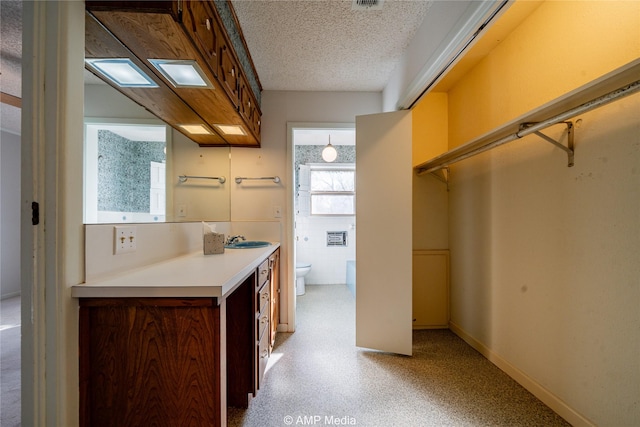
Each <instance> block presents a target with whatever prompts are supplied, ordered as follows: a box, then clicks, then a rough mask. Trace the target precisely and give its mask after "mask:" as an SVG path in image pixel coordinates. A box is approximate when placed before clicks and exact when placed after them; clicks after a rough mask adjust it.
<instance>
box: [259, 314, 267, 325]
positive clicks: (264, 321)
mask: <svg viewBox="0 0 640 427" xmlns="http://www.w3.org/2000/svg"><path fill="white" fill-rule="evenodd" d="M268 321H269V318H268V317H267V316H263V317H262V319H260V324H262V325H264V324H265V323H267V322H268Z"/></svg>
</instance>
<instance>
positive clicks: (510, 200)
mask: <svg viewBox="0 0 640 427" xmlns="http://www.w3.org/2000/svg"><path fill="white" fill-rule="evenodd" d="M639 112H640V95H634V96H633V97H630V98H628V99H624V100H622V101H619V102H617V103H615V104H611V105H609V106H607V107H603V108H602V109H600V110H595V111H593V112H591V113H588V114H584V115H583V116H581V117H580V118H581V119H582V124H581V126H580V127H579V128H578V129H577V131H576V165H575V166H574V167H573V168H567V166H566V156H565V155H564V154H563V153H562V152H561V151H560V150H558V149H556V148H554V147H552V146H551V145H549V144H547V143H546V142H544V141H543V140H541V139H539V138H538V137H536V136H529V137H527V138H525V139H523V140H522V141H520V142H518V143H515V144H513V145H507V146H504V147H503V148H500V149H496V150H494V151H491V152H488V153H485V154H482V155H480V156H478V157H476V158H473V159H470V160H467V161H464V162H461V163H459V164H458V165H455V166H454V168H453V169H452V180H451V183H450V193H449V195H450V199H449V202H450V212H451V214H450V230H451V231H450V245H451V254H452V255H451V281H452V285H451V319H452V324H453V326H454V327H455V328H458V329H459V330H460V331H461V332H463V333H464V334H468V336H469V338H471V339H472V340H475V341H477V342H479V343H480V344H481V345H483V346H485V347H486V348H487V349H488V350H489V352H490V353H492V354H493V355H494V356H495V360H496V361H498V362H499V364H501V365H502V367H503V368H504V367H505V366H506V365H511V366H512V367H513V368H515V370H516V371H519V374H522V375H525V376H528V377H530V379H532V380H533V381H534V382H537V383H538V384H539V385H540V386H542V387H543V388H545V389H546V390H547V391H549V392H550V393H551V394H552V395H555V397H556V398H557V399H559V400H561V401H563V402H565V403H566V405H568V406H569V407H570V408H573V410H575V411H577V412H578V413H579V414H581V415H582V416H583V417H585V418H586V419H588V420H591V421H592V422H593V423H595V424H597V425H601V426H606V425H610V426H621V425H637V424H638V422H640V406H639V405H638V398H639V396H640V395H639V394H638V384H640V369H638V368H639V365H638V361H639V360H640V349H639V345H638V339H637V337H638V330H639V328H640V310H638V307H639V303H640V283H639V280H640V279H639V278H640V264H639V263H638V253H639V251H640V221H639V220H640V175H639V171H640V168H639V166H640V140H639V137H638V135H640V123H639V121H638V117H639V115H638V114H639ZM557 132H558V131H557V130H554V132H553V133H557ZM549 134H552V132H549ZM556 410H557V408H556ZM563 415H564V416H566V413H564V414H563ZM571 421H573V422H577V423H578V424H579V423H580V422H579V421H580V419H579V418H576V419H573V420H571Z"/></svg>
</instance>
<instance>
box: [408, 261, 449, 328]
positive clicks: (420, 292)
mask: <svg viewBox="0 0 640 427" xmlns="http://www.w3.org/2000/svg"><path fill="white" fill-rule="evenodd" d="M448 327H449V251H429V250H415V251H413V328H414V329H429V328H448Z"/></svg>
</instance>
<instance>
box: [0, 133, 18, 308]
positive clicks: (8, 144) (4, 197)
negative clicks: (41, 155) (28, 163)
mask: <svg viewBox="0 0 640 427" xmlns="http://www.w3.org/2000/svg"><path fill="white" fill-rule="evenodd" d="M0 242H1V246H0V298H7V297H11V296H15V295H19V294H20V135H14V134H12V133H9V132H5V131H1V133H0Z"/></svg>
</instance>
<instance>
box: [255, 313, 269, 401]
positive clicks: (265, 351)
mask: <svg viewBox="0 0 640 427" xmlns="http://www.w3.org/2000/svg"><path fill="white" fill-rule="evenodd" d="M267 324H268V322H267ZM268 361H269V334H262V339H260V344H259V345H258V367H257V371H258V372H257V375H258V378H257V379H258V384H257V388H258V389H259V388H260V386H261V385H262V378H263V377H264V371H265V370H266V368H267V362H268Z"/></svg>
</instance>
